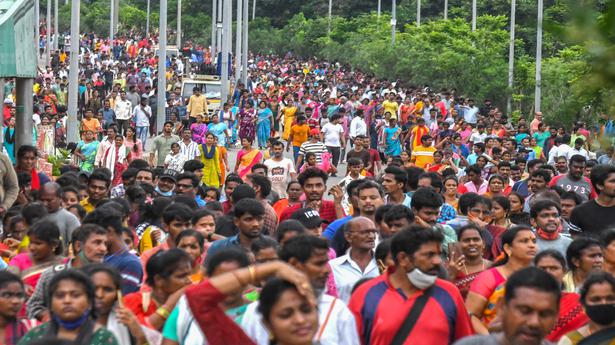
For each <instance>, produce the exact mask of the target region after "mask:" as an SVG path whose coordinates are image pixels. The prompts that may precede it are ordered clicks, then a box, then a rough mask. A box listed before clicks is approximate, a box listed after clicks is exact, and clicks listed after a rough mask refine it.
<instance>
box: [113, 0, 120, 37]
mask: <svg viewBox="0 0 615 345" xmlns="http://www.w3.org/2000/svg"><path fill="white" fill-rule="evenodd" d="M113 1H114V3H113V8H115V11H113V33H114V34H115V33H117V28H118V27H119V23H120V0H113Z"/></svg>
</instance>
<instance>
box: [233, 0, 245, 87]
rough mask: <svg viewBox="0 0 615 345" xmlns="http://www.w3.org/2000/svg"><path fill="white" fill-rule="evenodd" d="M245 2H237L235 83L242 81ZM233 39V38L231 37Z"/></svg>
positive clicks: (241, 0)
mask: <svg viewBox="0 0 615 345" xmlns="http://www.w3.org/2000/svg"><path fill="white" fill-rule="evenodd" d="M242 20H243V0H237V19H236V20H235V75H234V78H233V79H234V81H235V83H237V81H239V79H241V52H242V51H243V49H241V43H242V42H243V36H242V30H243V25H242V24H241V21H242ZM231 37H233V36H232V35H231Z"/></svg>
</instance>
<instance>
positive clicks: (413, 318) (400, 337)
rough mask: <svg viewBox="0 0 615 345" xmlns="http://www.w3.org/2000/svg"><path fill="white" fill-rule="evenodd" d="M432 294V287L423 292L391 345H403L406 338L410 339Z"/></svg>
mask: <svg viewBox="0 0 615 345" xmlns="http://www.w3.org/2000/svg"><path fill="white" fill-rule="evenodd" d="M431 292H432V288H431V287H430V288H428V289H427V290H425V291H423V294H422V295H420V296H419V297H417V299H416V301H415V302H414V304H413V305H412V308H411V309H410V312H409V313H408V316H407V317H406V319H405V320H404V322H403V323H402V324H401V327H399V330H397V333H395V336H394V337H393V341H391V345H403V343H404V342H405V341H406V338H408V335H410V332H412V329H413V328H414V326H415V325H416V322H417V321H418V319H419V316H421V313H422V312H423V309H425V305H426V304H427V301H428V300H429V298H430V297H431Z"/></svg>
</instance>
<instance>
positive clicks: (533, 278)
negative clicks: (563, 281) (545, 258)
mask: <svg viewBox="0 0 615 345" xmlns="http://www.w3.org/2000/svg"><path fill="white" fill-rule="evenodd" d="M523 287H525V288H532V289H536V290H540V291H542V292H547V293H550V294H553V295H554V296H555V297H556V305H559V300H560V295H561V288H560V284H559V283H558V282H557V280H555V278H554V277H553V276H552V275H551V274H549V273H547V272H545V271H543V270H541V269H539V268H536V267H531V266H530V267H526V268H523V269H521V270H519V271H517V272H515V273H513V274H512V275H511V276H510V277H508V280H506V287H505V292H504V300H505V301H506V303H509V302H510V301H511V300H512V299H513V298H515V293H516V292H517V289H518V288H523Z"/></svg>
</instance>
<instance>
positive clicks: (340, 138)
mask: <svg viewBox="0 0 615 345" xmlns="http://www.w3.org/2000/svg"><path fill="white" fill-rule="evenodd" d="M321 139H322V140H323V141H324V143H325V146H326V147H327V150H328V151H329V152H330V153H331V155H333V161H332V162H331V163H332V164H333V166H335V167H336V168H337V163H338V162H339V160H340V153H341V149H342V147H346V139H345V138H344V128H343V127H342V125H340V116H339V115H337V114H336V115H333V116H331V122H329V123H327V124H326V125H324V127H323V128H322V134H321ZM331 176H335V175H331Z"/></svg>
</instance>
